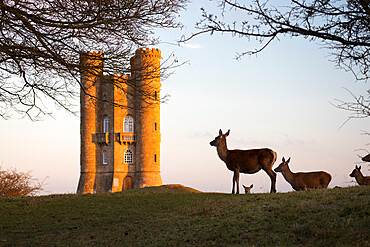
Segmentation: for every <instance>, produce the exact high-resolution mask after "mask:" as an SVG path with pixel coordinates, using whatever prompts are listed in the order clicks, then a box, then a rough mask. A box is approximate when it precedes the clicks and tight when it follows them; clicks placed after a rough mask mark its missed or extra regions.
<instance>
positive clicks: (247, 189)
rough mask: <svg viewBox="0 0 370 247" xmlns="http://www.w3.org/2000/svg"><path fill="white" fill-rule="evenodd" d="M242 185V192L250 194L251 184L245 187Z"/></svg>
mask: <svg viewBox="0 0 370 247" xmlns="http://www.w3.org/2000/svg"><path fill="white" fill-rule="evenodd" d="M242 185H243V188H244V191H245V194H250V193H251V189H252V188H253V184H251V186H249V187H248V186H245V185H244V184H242Z"/></svg>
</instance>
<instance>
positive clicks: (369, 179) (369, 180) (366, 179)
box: [349, 165, 370, 185]
mask: <svg viewBox="0 0 370 247" xmlns="http://www.w3.org/2000/svg"><path fill="white" fill-rule="evenodd" d="M349 176H350V177H353V178H355V179H356V181H357V183H358V184H359V185H370V176H364V175H362V173H361V166H359V167H357V165H356V167H355V169H353V171H352V173H351V174H349Z"/></svg>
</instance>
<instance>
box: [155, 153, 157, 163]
mask: <svg viewBox="0 0 370 247" xmlns="http://www.w3.org/2000/svg"><path fill="white" fill-rule="evenodd" d="M154 162H157V155H156V154H155V155H154Z"/></svg>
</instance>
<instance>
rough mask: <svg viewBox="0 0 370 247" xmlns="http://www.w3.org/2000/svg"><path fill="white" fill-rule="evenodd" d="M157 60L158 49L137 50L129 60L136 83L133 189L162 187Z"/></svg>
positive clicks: (159, 56) (159, 53)
mask: <svg viewBox="0 0 370 247" xmlns="http://www.w3.org/2000/svg"><path fill="white" fill-rule="evenodd" d="M160 59H161V51H160V50H159V49H149V48H146V49H138V50H137V51H136V53H135V56H134V57H133V58H132V59H131V68H132V73H131V74H132V77H133V79H134V80H135V83H136V85H137V86H136V88H137V90H136V98H137V100H136V122H137V127H138V128H137V134H136V136H137V140H136V176H135V186H134V187H135V188H141V187H146V186H158V185H162V179H161V175H160V143H161V133H160V88H161V82H160Z"/></svg>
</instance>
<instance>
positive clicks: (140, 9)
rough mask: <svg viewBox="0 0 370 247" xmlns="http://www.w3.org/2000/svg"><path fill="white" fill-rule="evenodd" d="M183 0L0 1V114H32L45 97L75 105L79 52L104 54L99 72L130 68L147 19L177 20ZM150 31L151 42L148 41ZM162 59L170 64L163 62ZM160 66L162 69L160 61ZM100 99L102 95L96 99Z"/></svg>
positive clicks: (157, 24)
mask: <svg viewBox="0 0 370 247" xmlns="http://www.w3.org/2000/svg"><path fill="white" fill-rule="evenodd" d="M185 3H186V0H175V1H161V0H128V1H127V0H114V1H112V0H90V1H75V0H63V1H61V0H57V1H55V0H40V1H32V0H16V1H14V0H3V1H0V10H1V12H0V116H2V117H3V118H7V117H9V116H10V115H11V114H12V113H14V112H16V113H19V114H21V115H28V116H29V117H30V118H31V119H37V118H38V117H40V116H42V115H45V114H51V113H52V111H51V109H50V108H51V107H50V105H53V104H55V105H57V106H58V107H61V108H63V109H65V110H67V111H69V112H73V113H74V112H75V106H76V105H77V101H76V100H77V96H78V93H79V91H80V87H81V85H80V73H81V71H85V70H86V68H83V67H81V64H80V55H81V53H83V52H86V51H94V50H97V51H100V52H102V53H103V54H104V74H106V75H112V74H114V73H123V74H126V73H130V60H129V59H130V57H132V55H133V54H134V52H135V50H136V49H137V48H138V47H141V46H143V45H145V44H146V42H147V35H148V31H147V28H148V27H149V26H150V27H151V28H152V29H156V28H178V27H181V24H180V23H178V22H177V21H176V13H178V12H179V11H180V10H181V9H182V8H184V7H185ZM157 40H158V39H157V38H156V37H154V36H153V38H151V40H150V42H151V44H155V43H156V42H157ZM167 65H169V64H167ZM167 65H165V66H164V68H163V69H162V71H163V72H165V70H166V68H167V69H168V68H172V67H174V66H178V64H172V65H173V66H172V67H171V66H169V67H166V66H167ZM98 100H101V99H98Z"/></svg>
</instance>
